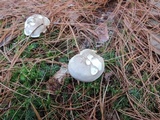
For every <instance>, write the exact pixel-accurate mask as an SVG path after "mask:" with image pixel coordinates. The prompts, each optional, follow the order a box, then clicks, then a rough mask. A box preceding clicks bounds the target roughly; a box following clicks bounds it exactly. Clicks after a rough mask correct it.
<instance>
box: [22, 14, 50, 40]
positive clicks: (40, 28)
mask: <svg viewBox="0 0 160 120" xmlns="http://www.w3.org/2000/svg"><path fill="white" fill-rule="evenodd" d="M49 24H50V20H49V19H48V18H47V17H45V16H43V15H39V14H34V15H32V16H30V17H28V18H27V20H26V21H25V25H24V34H25V35H26V36H30V37H33V38H36V37H39V36H40V34H41V33H42V32H43V33H45V32H46V30H47V26H49Z"/></svg>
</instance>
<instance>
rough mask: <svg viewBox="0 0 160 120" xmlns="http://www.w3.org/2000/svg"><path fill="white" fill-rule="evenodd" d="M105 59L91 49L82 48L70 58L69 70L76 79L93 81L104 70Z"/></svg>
mask: <svg viewBox="0 0 160 120" xmlns="http://www.w3.org/2000/svg"><path fill="white" fill-rule="evenodd" d="M104 66H105V65H104V60H103V58H102V57H101V56H99V55H97V54H96V51H94V50H91V49H85V50H82V51H81V52H80V53H79V54H77V55H75V56H73V57H72V58H71V59H70V60H69V64H68V71H69V73H70V75H71V76H72V77H73V78H75V79H76V80H79V81H83V82H92V81H95V80H96V79H97V78H99V77H100V76H101V75H102V73H103V72H104Z"/></svg>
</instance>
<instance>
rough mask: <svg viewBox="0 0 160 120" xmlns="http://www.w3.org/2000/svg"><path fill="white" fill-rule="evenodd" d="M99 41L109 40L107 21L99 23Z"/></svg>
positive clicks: (97, 29)
mask: <svg viewBox="0 0 160 120" xmlns="http://www.w3.org/2000/svg"><path fill="white" fill-rule="evenodd" d="M95 32H96V34H97V37H98V39H99V43H104V42H106V41H108V40H109V35H108V29H107V25H106V23H99V25H98V27H97V28H96V30H95Z"/></svg>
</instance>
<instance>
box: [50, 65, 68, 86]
mask: <svg viewBox="0 0 160 120" xmlns="http://www.w3.org/2000/svg"><path fill="white" fill-rule="evenodd" d="M67 73H68V68H67V67H66V66H61V68H60V70H59V71H58V72H56V74H55V75H54V76H53V79H56V80H58V82H59V83H62V82H63V78H64V77H66V74H67Z"/></svg>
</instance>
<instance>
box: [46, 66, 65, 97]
mask: <svg viewBox="0 0 160 120" xmlns="http://www.w3.org/2000/svg"><path fill="white" fill-rule="evenodd" d="M67 73H68V68H67V65H62V66H61V68H60V70H59V71H57V72H56V74H55V75H54V76H53V77H51V78H50V79H49V80H48V81H47V82H46V89H47V90H48V91H49V92H50V93H51V94H55V91H57V90H59V89H60V88H61V85H62V83H63V80H64V78H65V77H66V75H67Z"/></svg>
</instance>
